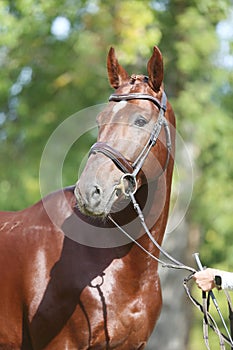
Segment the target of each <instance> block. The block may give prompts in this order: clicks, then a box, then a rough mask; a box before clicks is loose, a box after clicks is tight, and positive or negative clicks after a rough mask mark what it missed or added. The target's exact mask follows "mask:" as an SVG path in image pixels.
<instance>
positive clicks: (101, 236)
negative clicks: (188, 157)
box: [0, 46, 175, 350]
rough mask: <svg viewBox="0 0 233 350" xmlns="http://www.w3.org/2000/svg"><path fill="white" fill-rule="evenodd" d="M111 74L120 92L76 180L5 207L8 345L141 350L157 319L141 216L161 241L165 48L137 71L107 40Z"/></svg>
mask: <svg viewBox="0 0 233 350" xmlns="http://www.w3.org/2000/svg"><path fill="white" fill-rule="evenodd" d="M107 71H108V78H109V82H110V85H111V87H112V88H113V89H114V93H113V94H112V95H111V96H110V98H109V102H108V104H107V106H106V107H105V108H104V109H103V111H101V113H100V114H99V115H98V117H97V124H98V129H99V130H98V138H97V142H96V143H95V144H94V145H93V146H92V148H91V150H90V154H89V157H88V159H87V163H86V165H85V167H84V169H83V172H82V174H81V176H80V178H79V179H78V181H77V183H76V184H75V185H73V186H70V187H66V188H63V189H60V190H57V191H55V192H53V193H50V194H48V195H46V196H45V197H44V198H42V199H41V200H40V201H39V202H38V203H36V204H34V205H32V206H31V207H29V208H26V209H23V210H20V211H17V212H1V213H0V278H1V287H0V349H2V350H19V349H21V350H44V349H45V350H74V349H78V350H84V349H85V350H86V349H93V350H94V349H95V350H97V349H119V350H126V349H127V350H129V349H131V350H134V349H135V350H136V349H138V350H139V349H144V348H145V346H146V343H147V340H148V338H149V337H150V335H151V333H152V330H153V328H154V326H155V324H156V321H157V319H158V317H159V314H160V310H161V307H162V293H161V286H160V281H159V275H158V261H156V260H155V259H152V257H153V256H154V257H159V254H160V252H159V249H158V248H157V247H156V246H155V245H154V244H153V243H152V241H151V239H150V238H149V237H148V235H147V234H146V233H145V230H144V228H143V226H142V225H141V222H140V220H139V219H138V216H140V215H143V216H144V219H145V221H146V222H147V224H148V225H149V228H150V232H151V236H152V237H153V238H154V240H156V242H158V244H162V240H163V236H164V232H165V228H166V223H167V219H168V213H169V202H170V192H171V182H172V173H173V165H174V150H175V115H174V112H173V110H172V107H171V105H170V103H169V102H168V101H167V98H166V94H165V92H164V87H163V58H162V54H161V52H160V51H159V49H158V48H157V47H156V46H155V47H154V48H153V53H152V55H151V57H150V59H149V60H148V63H147V71H148V76H145V75H143V74H140V75H136V74H133V75H131V76H130V75H129V74H128V73H127V72H126V70H125V69H124V68H123V67H122V66H121V65H120V63H119V62H118V59H117V57H116V53H115V50H114V48H112V47H111V48H110V50H109V53H108V56H107ZM138 208H140V210H139V209H138ZM135 209H138V210H137V211H136V210H135ZM138 211H139V212H138ZM120 228H124V231H127V232H130V234H131V236H130V237H125V236H124V232H122V231H120ZM131 239H132V240H131ZM147 253H148V254H149V255H148V254H147Z"/></svg>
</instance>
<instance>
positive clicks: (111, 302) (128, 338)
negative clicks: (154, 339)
mask: <svg viewBox="0 0 233 350" xmlns="http://www.w3.org/2000/svg"><path fill="white" fill-rule="evenodd" d="M152 295H154V293H153V292H152ZM148 301H149V300H148V295H147V293H146V295H145V293H144V292H143V291H138V292H137V293H135V295H133V294H132V293H127V292H126V291H125V290H124V289H123V290H120V289H119V290H117V289H115V288H105V287H104V285H101V283H100V284H94V283H93V284H92V287H88V288H86V289H85V290H84V291H83V293H82V294H81V297H80V305H79V307H78V308H77V310H76V312H75V314H74V315H73V320H72V323H73V329H77V328H78V327H79V326H78V325H77V327H74V325H75V324H77V323H81V324H82V341H83V340H84V338H85V343H86V345H87V348H92V349H111V348H114V349H121V350H128V349H132V350H133V349H143V348H144V345H145V344H146V341H147V339H148V337H149V334H150V332H151V330H152V329H153V325H154V322H155V319H156V317H157V313H158V312H159V309H160V308H153V307H152V305H150V304H149V303H148ZM80 316H81V319H82V320H81V319H80ZM76 334H77V333H76ZM84 334H85V337H83V335H84ZM78 338H79V337H78ZM78 338H77V344H80V343H81V342H80V339H78ZM83 344H84V343H83ZM78 349H79V348H78ZM80 349H82V347H80ZM83 349H85V347H83Z"/></svg>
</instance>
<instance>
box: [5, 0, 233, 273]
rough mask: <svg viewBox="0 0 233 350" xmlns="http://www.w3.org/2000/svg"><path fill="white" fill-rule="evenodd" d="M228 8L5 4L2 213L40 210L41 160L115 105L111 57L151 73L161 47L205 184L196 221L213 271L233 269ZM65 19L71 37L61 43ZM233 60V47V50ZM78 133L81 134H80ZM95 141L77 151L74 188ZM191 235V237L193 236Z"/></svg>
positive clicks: (106, 2) (67, 177)
mask: <svg viewBox="0 0 233 350" xmlns="http://www.w3.org/2000/svg"><path fill="white" fill-rule="evenodd" d="M230 6H231V2H230V1H228V0H219V1H215V0H206V1H199V0H191V1H187V2H185V1H183V0H168V1H163V0H160V1H157V0H153V1H149V0H148V1H147V0H146V1H143V0H138V1H131V0H119V1H116V2H114V1H110V0H102V1H101V0H99V1H98V0H95V1H94V0H79V1H74V0H60V1H58V0H50V1H34V0H19V1H18V0H17V1H16V0H8V1H7V0H3V1H1V2H0V34H1V35H0V63H1V70H0V160H1V172H0V207H1V208H2V209H4V210H18V209H21V208H23V207H25V206H27V205H30V204H32V203H33V202H35V201H36V200H39V198H40V193H39V184H38V174H39V167H40V159H41V155H42V152H43V149H44V147H45V145H46V142H47V140H48V138H49V137H50V135H51V134H52V132H53V131H54V130H55V129H56V127H57V126H58V125H60V123H61V122H62V121H63V120H65V119H66V118H67V117H69V116H70V115H72V114H73V113H75V112H77V111H78V110H80V109H83V108H85V107H89V106H92V105H95V104H98V103H102V102H106V101H107V97H108V95H109V93H110V91H111V90H110V87H109V85H108V81H107V73H106V68H105V61H106V54H107V51H108V48H109V47H110V46H111V45H112V46H115V48H116V49H117V52H118V56H119V59H120V61H121V63H123V64H124V65H125V67H126V69H128V70H129V72H130V73H132V67H134V70H135V73H136V72H140V71H141V72H142V73H145V72H146V62H147V59H148V56H149V55H150V53H151V51H152V46H153V45H159V47H160V49H161V50H162V52H163V55H164V61H165V88H166V91H167V94H168V96H169V99H170V101H171V102H172V105H173V107H174V110H175V112H176V116H177V125H178V129H179V132H180V133H181V134H182V135H183V137H184V140H185V141H186V142H187V144H188V145H189V148H190V149H191V150H192V154H193V161H194V172H195V184H194V193H193V197H192V202H191V206H190V210H189V215H188V219H189V221H190V223H191V224H192V225H196V226H198V228H199V230H200V232H201V242H200V244H201V256H202V257H203V259H204V263H205V264H206V265H209V266H210V265H212V266H213V265H214V266H225V267H228V268H231V269H232V268H233V255H232V238H231V234H232V233H231V231H232V227H233V215H232V211H233V205H232V203H233V187H232V180H233V163H232V159H233V151H232V134H233V123H232V108H233V106H232V104H233V102H232V101H233V73H232V70H229V69H228V68H227V67H226V66H224V65H222V64H221V63H222V61H223V57H220V59H219V50H220V47H221V45H220V42H219V38H218V37H217V35H216V25H217V24H218V23H219V22H220V21H221V20H223V19H225V18H227V15H228V13H229V12H230V11H229V10H230ZM58 16H62V17H63V18H65V19H66V20H67V23H68V24H69V26H70V27H69V28H68V31H67V34H66V35H64V36H60V37H59V36H56V35H55V34H54V33H52V26H53V24H54V21H55V20H56V19H57V17H58ZM228 44H229V48H230V53H231V54H232V51H233V50H232V47H233V40H231V41H230V42H229V43H228ZM78 127H79V126H78V125H77V130H78ZM93 141H94V137H93V134H92V133H89V134H88V135H86V137H83V138H81V139H80V140H79V141H78V143H77V144H74V145H73V146H72V148H71V150H70V152H69V154H68V155H67V158H66V160H65V163H64V169H63V181H64V185H68V184H72V183H74V182H75V181H76V178H77V169H78V164H79V163H80V162H81V161H82V158H83V156H84V155H86V153H87V150H88V149H89V147H90V145H91V143H92V142H93ZM187 234H188V233H187Z"/></svg>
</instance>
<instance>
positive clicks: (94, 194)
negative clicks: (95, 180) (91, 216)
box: [91, 186, 101, 198]
mask: <svg viewBox="0 0 233 350" xmlns="http://www.w3.org/2000/svg"><path fill="white" fill-rule="evenodd" d="M91 194H92V198H97V197H100V195H101V189H100V188H99V187H98V186H94V188H93V191H92V193H91Z"/></svg>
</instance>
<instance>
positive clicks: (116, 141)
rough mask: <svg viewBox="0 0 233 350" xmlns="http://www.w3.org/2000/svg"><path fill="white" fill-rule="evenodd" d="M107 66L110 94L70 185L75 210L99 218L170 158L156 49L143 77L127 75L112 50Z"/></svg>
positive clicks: (168, 118)
mask: <svg viewBox="0 0 233 350" xmlns="http://www.w3.org/2000/svg"><path fill="white" fill-rule="evenodd" d="M107 69H108V77H109V82H110V85H111V86H112V87H113V88H114V89H115V92H114V93H113V94H112V95H111V96H110V98H109V103H108V104H107V106H106V108H105V109H104V110H103V111H102V112H101V113H100V114H99V115H98V117H97V123H98V129H99V131H98V139H97V143H95V144H94V145H93V146H92V148H91V151H90V154H89V158H88V161H87V164H86V166H85V168H84V170H83V172H82V174H81V177H80V179H79V180H78V182H77V184H76V188H75V195H76V198H77V204H78V207H79V209H80V211H81V212H82V213H83V214H86V215H88V216H98V217H106V216H107V215H108V214H109V213H110V212H111V210H113V207H114V205H115V206H116V203H118V207H119V202H120V201H121V200H122V199H123V198H125V197H128V196H129V194H130V192H132V193H135V192H137V191H138V190H139V188H140V187H141V186H142V185H143V184H145V182H146V183H148V182H150V181H153V180H154V179H156V178H159V177H160V176H161V175H162V174H165V173H166V172H167V171H168V168H169V167H170V166H171V164H172V162H173V161H172V159H171V158H172V157H170V154H171V150H172V145H173V143H174V132H173V131H171V130H170V129H171V126H172V125H173V126H174V124H175V119H174V114H173V111H172V109H171V107H170V104H169V103H168V102H167V99H166V94H165V92H164V89H163V60H162V55H161V53H160V51H159V49H158V48H157V47H154V50H153V54H152V56H151V58H150V59H149V61H148V64H147V71H148V76H145V75H135V74H133V75H131V76H129V75H128V73H127V72H126V70H125V69H124V68H123V67H122V66H121V65H120V64H119V62H118V60H117V58H116V55H115V51H114V49H113V48H111V49H110V51H109V54H108V58H107ZM116 207H117V206H116Z"/></svg>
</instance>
